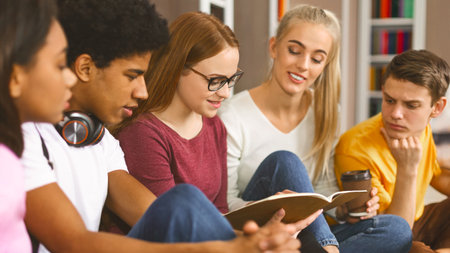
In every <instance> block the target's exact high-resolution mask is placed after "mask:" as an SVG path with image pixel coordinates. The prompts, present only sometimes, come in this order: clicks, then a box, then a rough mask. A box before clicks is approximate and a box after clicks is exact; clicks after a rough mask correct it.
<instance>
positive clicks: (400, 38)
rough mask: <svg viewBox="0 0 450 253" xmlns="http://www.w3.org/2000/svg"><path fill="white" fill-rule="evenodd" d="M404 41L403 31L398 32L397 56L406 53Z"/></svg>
mask: <svg viewBox="0 0 450 253" xmlns="http://www.w3.org/2000/svg"><path fill="white" fill-rule="evenodd" d="M404 39H405V34H404V32H403V30H398V31H397V54H401V53H403V51H405V48H404V47H403V46H404Z"/></svg>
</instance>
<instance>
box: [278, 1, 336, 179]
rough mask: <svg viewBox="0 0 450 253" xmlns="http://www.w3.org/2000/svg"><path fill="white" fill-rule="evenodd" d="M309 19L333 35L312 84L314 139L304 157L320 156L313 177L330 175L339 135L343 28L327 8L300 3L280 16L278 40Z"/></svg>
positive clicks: (315, 157) (309, 21) (308, 21)
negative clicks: (333, 153) (322, 65)
mask: <svg viewBox="0 0 450 253" xmlns="http://www.w3.org/2000/svg"><path fill="white" fill-rule="evenodd" d="M298 22H307V23H312V24H320V25H323V26H324V27H325V28H326V29H327V30H328V32H329V33H330V35H331V36H332V38H333V43H332V46H331V50H330V52H329V54H328V57H327V63H326V65H325V67H324V69H323V71H322V73H321V74H320V75H319V77H318V78H317V79H316V81H315V82H314V85H313V89H314V120H315V127H314V140H313V145H312V148H311V150H310V151H309V153H308V154H307V155H306V157H304V158H303V159H304V160H306V159H308V158H314V159H316V160H317V162H316V169H315V173H314V175H313V178H312V181H313V182H316V181H317V180H318V179H319V178H320V176H322V175H325V176H330V175H329V169H328V161H329V160H330V159H331V157H330V156H331V153H332V150H333V145H334V143H335V140H336V138H338V137H339V119H338V110H339V109H338V104H339V97H340V86H341V70H340V65H339V54H340V41H341V28H340V25H339V21H338V19H337V18H336V16H335V15H334V14H333V13H332V12H331V11H328V10H324V9H320V8H318V7H315V6H311V5H298V6H296V7H295V8H293V9H291V10H289V11H288V12H287V13H286V14H285V15H284V16H283V18H282V19H281V21H280V24H279V26H278V29H277V33H276V37H275V38H276V40H277V41H279V40H281V39H282V38H283V37H284V36H285V35H286V34H287V33H288V31H289V29H290V27H291V25H292V24H293V23H298Z"/></svg>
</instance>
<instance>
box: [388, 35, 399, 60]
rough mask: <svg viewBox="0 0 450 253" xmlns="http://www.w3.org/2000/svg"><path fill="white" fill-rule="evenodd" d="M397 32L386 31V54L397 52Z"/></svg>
mask: <svg viewBox="0 0 450 253" xmlns="http://www.w3.org/2000/svg"><path fill="white" fill-rule="evenodd" d="M396 47H397V33H396V32H395V31H389V32H388V54H395V53H396V52H397V50H396Z"/></svg>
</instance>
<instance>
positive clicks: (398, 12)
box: [372, 0, 414, 18]
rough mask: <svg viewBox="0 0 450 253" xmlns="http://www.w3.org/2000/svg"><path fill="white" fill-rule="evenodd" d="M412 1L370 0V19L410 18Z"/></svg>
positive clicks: (412, 11) (412, 7) (411, 15)
mask: <svg viewBox="0 0 450 253" xmlns="http://www.w3.org/2000/svg"><path fill="white" fill-rule="evenodd" d="M413 16H414V0H372V18H412V17H413Z"/></svg>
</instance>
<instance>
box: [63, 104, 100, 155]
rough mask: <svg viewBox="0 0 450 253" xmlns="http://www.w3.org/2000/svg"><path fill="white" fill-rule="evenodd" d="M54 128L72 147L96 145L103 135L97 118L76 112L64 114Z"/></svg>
mask: <svg viewBox="0 0 450 253" xmlns="http://www.w3.org/2000/svg"><path fill="white" fill-rule="evenodd" d="M55 128H56V130H58V132H59V134H60V135H61V137H62V138H63V139H64V140H65V141H66V142H67V144H69V145H70V146H74V147H85V146H88V145H94V144H97V143H99V142H100V141H101V140H102V138H103V135H105V127H104V125H103V123H102V122H101V121H100V120H99V119H98V118H97V117H95V116H94V115H92V114H86V113H82V112H77V111H72V112H65V113H64V119H63V120H62V121H61V122H59V123H58V124H56V125H55Z"/></svg>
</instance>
